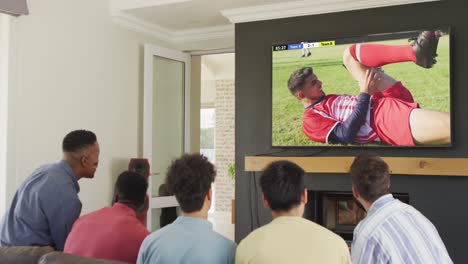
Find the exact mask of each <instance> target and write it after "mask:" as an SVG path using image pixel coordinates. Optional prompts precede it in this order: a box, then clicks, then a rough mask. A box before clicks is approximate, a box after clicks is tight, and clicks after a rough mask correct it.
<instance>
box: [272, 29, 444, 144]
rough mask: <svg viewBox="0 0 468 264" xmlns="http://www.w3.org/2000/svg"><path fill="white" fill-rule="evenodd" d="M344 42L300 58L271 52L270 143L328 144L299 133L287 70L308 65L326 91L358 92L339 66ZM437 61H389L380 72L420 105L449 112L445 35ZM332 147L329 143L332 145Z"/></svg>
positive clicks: (294, 52) (300, 111)
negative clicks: (397, 82)
mask: <svg viewBox="0 0 468 264" xmlns="http://www.w3.org/2000/svg"><path fill="white" fill-rule="evenodd" d="M375 43H383V44H391V45H394V44H408V40H407V39H403V40H392V41H382V42H375ZM347 46H348V45H338V46H334V47H323V48H315V49H311V51H312V56H310V57H305V58H302V57H301V50H300V49H299V50H286V51H275V52H273V55H272V56H273V72H272V86H273V87H272V96H273V102H272V106H273V109H272V118H273V120H272V143H273V146H328V144H323V143H318V142H314V141H311V140H309V139H308V138H307V137H306V136H305V135H304V134H303V133H302V114H303V112H304V107H303V106H302V103H301V102H300V101H299V100H298V99H296V98H295V97H293V96H292V95H291V93H290V92H289V90H288V87H287V82H288V79H289V76H290V75H291V73H292V72H293V71H295V70H297V69H299V68H301V67H306V66H311V67H312V68H313V69H314V73H315V74H316V75H317V77H318V79H319V80H321V81H322V83H323V84H322V88H323V90H324V91H325V93H326V94H350V95H358V93H359V86H358V84H357V82H356V81H355V80H354V79H353V78H352V77H351V75H350V74H349V73H348V72H347V70H346V69H345V68H344V67H343V66H342V54H343V51H344V49H345V48H346V47H347ZM437 54H438V57H437V64H435V65H434V67H433V68H431V69H424V68H421V67H419V66H417V65H416V64H414V63H412V62H405V63H397V64H390V65H386V66H384V67H383V69H384V71H385V72H386V73H387V74H388V75H390V76H392V77H393V78H395V79H396V80H400V81H401V82H402V83H403V85H404V86H406V87H407V88H408V89H409V90H410V91H411V93H412V94H413V97H414V100H415V101H416V102H418V103H419V104H420V106H421V108H428V109H432V110H437V111H443V112H449V111H450V69H449V67H450V62H449V37H448V36H444V37H442V38H440V40H439V45H438V49H437ZM332 146H333V145H332Z"/></svg>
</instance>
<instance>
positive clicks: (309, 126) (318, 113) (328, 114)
mask: <svg viewBox="0 0 468 264" xmlns="http://www.w3.org/2000/svg"><path fill="white" fill-rule="evenodd" d="M357 101H358V98H357V96H352V95H336V94H330V95H327V96H325V97H324V98H323V99H322V100H321V101H320V102H318V103H316V104H314V105H312V106H309V107H307V108H306V110H305V111H304V115H303V118H302V120H303V121H302V131H303V132H304V134H305V135H306V136H307V137H308V138H310V139H311V140H313V141H318V142H324V143H328V137H329V135H330V133H331V131H332V130H333V128H334V127H335V126H336V125H337V124H338V123H339V122H343V121H345V120H346V119H347V118H348V117H349V116H350V115H351V114H352V112H353V110H354V108H355V107H356V104H357ZM369 108H370V107H369ZM377 140H379V137H378V136H377V134H376V133H375V131H374V130H373V129H372V127H371V125H370V110H368V111H367V113H366V118H365V122H364V124H362V126H361V127H360V129H359V131H358V133H357V135H356V137H355V142H357V143H369V142H372V141H377Z"/></svg>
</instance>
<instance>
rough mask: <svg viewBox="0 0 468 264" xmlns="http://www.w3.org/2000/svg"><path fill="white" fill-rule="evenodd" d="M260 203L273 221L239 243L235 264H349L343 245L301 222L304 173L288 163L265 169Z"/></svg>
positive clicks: (325, 231)
mask: <svg viewBox="0 0 468 264" xmlns="http://www.w3.org/2000/svg"><path fill="white" fill-rule="evenodd" d="M260 186H261V188H262V200H263V204H264V206H265V207H266V208H270V209H271V214H272V216H273V221H272V222H270V223H269V224H267V225H265V226H263V227H260V228H257V229H256V230H254V231H252V232H251V233H250V234H249V235H248V236H247V237H246V238H245V239H244V240H242V241H241V243H240V244H239V247H238V248H237V253H236V264H247V263H249V264H267V263H268V264H282V263H351V260H350V257H349V250H348V246H347V245H346V243H345V241H344V240H343V239H342V238H341V237H339V236H338V235H336V234H334V233H333V232H331V231H330V230H328V229H326V228H324V227H322V226H320V225H318V224H316V223H314V222H312V221H309V220H307V219H304V218H303V217H302V215H303V214H304V206H305V204H306V203H307V189H306V188H305V184H304V170H303V169H302V168H300V167H299V166H298V165H296V164H294V163H292V162H289V161H276V162H273V163H271V164H270V165H268V166H267V168H266V169H265V170H264V172H263V174H262V176H261V178H260Z"/></svg>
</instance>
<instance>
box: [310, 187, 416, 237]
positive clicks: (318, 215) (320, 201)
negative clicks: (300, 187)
mask: <svg viewBox="0 0 468 264" xmlns="http://www.w3.org/2000/svg"><path fill="white" fill-rule="evenodd" d="M308 196H309V200H308V203H307V205H306V210H305V213H304V217H305V218H307V219H310V220H312V221H314V222H316V223H317V224H320V225H322V226H324V227H326V228H328V229H330V230H331V231H333V232H335V233H336V234H338V235H339V236H341V237H342V238H343V239H344V240H345V241H346V242H348V243H351V241H352V240H353V231H354V227H356V225H357V224H358V223H359V222H360V221H361V220H362V219H363V218H364V217H366V212H365V211H364V208H362V207H361V206H360V205H358V203H356V202H355V200H354V198H353V194H352V193H351V192H336V191H309V192H308ZM393 196H394V197H395V198H397V199H399V200H400V201H402V202H404V203H408V204H409V196H408V194H407V193H406V194H404V193H394V194H393Z"/></svg>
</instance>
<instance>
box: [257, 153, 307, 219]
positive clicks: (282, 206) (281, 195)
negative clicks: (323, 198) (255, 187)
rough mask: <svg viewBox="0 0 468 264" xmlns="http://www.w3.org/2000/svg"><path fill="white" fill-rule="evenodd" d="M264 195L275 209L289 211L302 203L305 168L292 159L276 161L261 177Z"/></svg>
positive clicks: (272, 208)
mask: <svg viewBox="0 0 468 264" xmlns="http://www.w3.org/2000/svg"><path fill="white" fill-rule="evenodd" d="M260 186H261V188H262V192H263V195H264V196H265V199H266V200H267V201H268V204H269V205H270V208H271V210H273V211H288V210H290V209H292V208H293V207H295V206H297V205H299V204H300V203H301V195H302V194H303V193H304V189H305V184H304V170H303V169H302V168H301V167H299V166H298V165H296V164H295V163H292V162H290V161H275V162H273V163H271V164H270V165H268V166H267V167H266V169H265V170H264V171H263V174H262V176H261V177H260Z"/></svg>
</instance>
